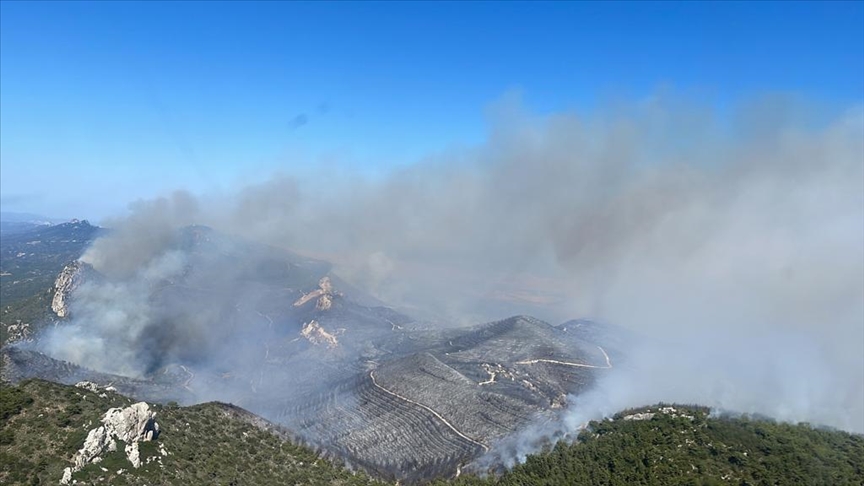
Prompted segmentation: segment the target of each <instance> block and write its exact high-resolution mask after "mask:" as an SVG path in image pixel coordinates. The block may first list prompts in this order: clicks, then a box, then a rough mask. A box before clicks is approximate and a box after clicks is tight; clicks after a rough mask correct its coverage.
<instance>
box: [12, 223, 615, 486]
mask: <svg viewBox="0 0 864 486" xmlns="http://www.w3.org/2000/svg"><path fill="white" fill-rule="evenodd" d="M163 236H164V238H165V240H164V243H165V244H164V245H163V246H162V248H161V250H160V251H159V252H157V253H154V254H152V255H149V256H148V258H147V260H146V262H144V264H143V265H140V266H139V267H136V268H135V269H134V270H133V271H123V269H120V270H118V269H117V268H116V267H115V268H112V267H110V266H108V267H106V268H108V271H106V272H100V271H99V270H97V268H96V267H97V266H98V265H99V264H100V263H99V261H98V259H93V258H92V257H89V256H88V255H85V256H84V257H83V258H82V259H81V260H78V259H70V261H69V263H68V264H67V265H65V266H64V268H63V269H62V270H61V271H60V272H58V275H57V277H56V280H55V282H54V284H53V289H52V293H53V295H52V298H51V302H50V303H51V312H52V318H53V320H52V324H50V325H48V326H46V327H44V328H43V329H42V330H41V331H40V332H37V333H34V334H33V335H31V336H28V338H27V339H21V340H19V341H18V342H16V343H13V344H11V345H7V346H5V347H4V348H3V369H2V374H3V378H4V379H6V380H10V381H13V382H15V381H20V380H22V379H25V378H32V377H38V378H44V379H48V380H51V381H55V382H60V383H67V384H74V383H76V382H80V381H82V380H86V381H90V382H93V383H97V384H100V385H103V386H108V385H110V386H113V387H114V388H116V389H117V390H118V391H119V392H120V393H124V394H127V395H129V396H132V397H134V398H136V399H140V400H149V401H158V402H163V403H165V402H169V401H176V402H180V403H182V404H193V403H199V402H204V401H210V400H221V401H225V402H230V403H234V404H237V405H239V406H241V407H243V408H246V409H248V410H251V411H253V412H255V413H257V414H260V415H262V416H263V417H265V418H268V419H270V420H272V421H275V422H277V423H279V424H281V425H282V426H284V427H286V428H287V429H288V430H290V431H291V432H292V433H293V434H295V435H296V436H297V437H300V438H301V439H302V440H303V441H305V442H306V443H308V444H309V445H313V446H315V447H316V448H318V449H319V450H321V451H323V452H324V453H325V454H327V455H330V456H332V457H334V458H337V459H340V460H344V461H346V462H347V463H348V464H351V465H353V466H356V467H360V468H363V469H365V470H367V471H370V472H373V473H375V474H376V475H379V476H383V477H391V478H398V479H404V480H418V479H425V478H431V477H434V476H441V475H444V476H447V475H455V474H457V473H458V472H459V471H461V470H462V469H463V468H465V467H466V466H469V465H470V464H471V463H472V461H474V460H475V459H477V458H479V457H485V456H486V454H487V453H488V452H490V451H492V450H494V448H495V447H496V445H497V444H499V443H501V442H502V441H503V440H504V439H506V438H507V437H509V436H512V435H513V434H516V433H518V432H519V431H520V430H522V429H523V428H524V427H526V426H527V425H528V424H530V423H534V422H537V421H538V420H539V421H548V420H554V419H555V417H556V414H557V413H558V412H560V411H561V410H562V407H564V405H565V404H566V403H567V401H568V397H570V396H573V395H578V394H579V393H580V392H582V391H584V390H586V389H588V388H589V387H590V386H591V385H592V384H593V383H594V382H595V381H596V380H597V378H598V377H600V376H603V374H604V373H608V372H609V371H610V370H611V369H612V368H613V367H614V366H616V364H618V362H619V360H620V359H622V356H621V351H620V349H619V345H620V343H621V339H622V338H621V337H620V336H618V337H617V338H616V337H615V336H610V335H609V329H605V328H604V327H603V326H599V325H597V324H593V323H591V322H587V321H571V322H568V323H564V324H561V325H558V326H554V325H551V324H549V323H546V322H543V321H541V320H538V319H535V318H532V317H527V316H517V317H511V318H508V319H504V320H501V321H498V322H492V323H487V324H479V325H475V326H470V327H468V328H447V327H442V326H440V325H438V324H437V323H436V325H432V324H430V323H427V322H424V321H422V320H415V319H414V318H412V317H411V316H409V315H406V314H405V313H403V312H400V311H398V310H396V309H394V308H392V307H389V306H387V304H386V303H383V302H380V301H378V300H376V299H375V298H373V297H371V296H368V295H366V294H364V293H363V292H361V291H359V290H357V289H355V288H353V287H352V286H350V285H349V284H347V283H346V282H344V281H343V280H341V279H340V278H339V277H338V276H337V275H335V274H334V273H333V272H332V268H331V266H330V264H328V263H327V262H324V261H320V260H315V259H310V258H306V257H303V256H300V255H297V254H294V253H291V252H289V251H287V250H284V249H279V248H275V247H272V246H266V245H261V244H257V243H253V242H249V241H244V240H241V239H238V238H234V237H229V236H226V235H224V234H222V233H219V232H216V231H214V230H212V229H210V228H208V227H204V226H187V227H183V228H181V229H179V230H177V231H176V232H173V233H172V234H170V235H163ZM88 260H91V261H95V263H96V264H95V265H94V264H91V263H90V262H88ZM103 266H104V265H103Z"/></svg>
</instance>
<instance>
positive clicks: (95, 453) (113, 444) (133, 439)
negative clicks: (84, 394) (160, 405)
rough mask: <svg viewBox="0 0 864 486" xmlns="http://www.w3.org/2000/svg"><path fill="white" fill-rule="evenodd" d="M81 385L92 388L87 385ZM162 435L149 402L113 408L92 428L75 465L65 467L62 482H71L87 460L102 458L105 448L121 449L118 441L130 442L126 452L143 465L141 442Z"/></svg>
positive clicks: (99, 459)
mask: <svg viewBox="0 0 864 486" xmlns="http://www.w3.org/2000/svg"><path fill="white" fill-rule="evenodd" d="M81 388H85V389H89V388H88V387H87V386H86V385H85V386H82V387H81ZM158 436H159V424H157V423H156V412H153V411H152V410H150V406H149V405H147V403H145V402H138V403H135V404H132V405H130V406H128V407H126V408H112V409H109V410H108V411H107V412H105V415H103V416H102V425H100V426H99V427H97V428H95V429H93V430H91V431H90V433H88V434H87V438H86V439H85V440H84V445H83V446H82V447H81V449H79V450H78V452H76V453H75V456H74V457H73V458H72V462H73V463H74V464H73V466H71V467H67V468H66V469H64V470H63V478H62V479H61V480H60V484H69V482H70V481H71V480H72V474H74V473H76V472H78V471H80V470H81V469H83V468H84V467H85V466H86V465H87V464H91V463H96V462H99V461H101V460H102V455H103V454H104V453H105V452H113V451H116V450H117V441H118V440H120V441H123V442H125V443H126V447H125V450H124V452H125V453H126V458H127V459H129V462H130V463H132V467H135V468H138V467H140V466H141V454H140V452H139V450H138V442H140V441H150V440H154V439H156V438H157V437H158Z"/></svg>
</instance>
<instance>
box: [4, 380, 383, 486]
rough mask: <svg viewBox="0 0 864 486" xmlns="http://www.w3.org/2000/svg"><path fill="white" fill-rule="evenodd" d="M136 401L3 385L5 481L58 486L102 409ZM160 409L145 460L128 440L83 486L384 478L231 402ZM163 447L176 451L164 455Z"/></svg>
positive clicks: (143, 448) (87, 474)
mask: <svg viewBox="0 0 864 486" xmlns="http://www.w3.org/2000/svg"><path fill="white" fill-rule="evenodd" d="M130 403H132V402H131V400H129V399H128V398H125V397H123V396H121V395H118V394H115V393H110V392H105V393H94V392H91V391H87V390H84V389H80V388H75V387H70V386H64V385H58V384H55V383H50V382H46V381H41V380H31V381H27V382H23V383H21V384H19V385H18V386H10V385H9V384H6V383H4V384H3V385H2V388H0V413H2V416H0V418H2V422H0V484H58V482H59V480H60V478H61V477H62V476H63V469H64V468H65V467H67V466H69V465H71V460H72V457H73V456H74V454H75V452H76V451H77V450H78V449H79V448H80V447H81V445H82V444H83V442H84V439H85V438H86V436H87V433H88V431H89V430H90V429H92V428H95V427H96V426H97V425H98V424H99V419H100V418H101V416H102V414H104V413H105V411H106V410H107V409H108V408H111V407H123V406H128V405H129V404H130ZM153 408H154V409H155V411H156V413H157V416H156V420H157V422H158V423H159V425H160V427H161V428H162V430H163V431H164V433H162V434H161V435H160V436H159V439H158V440H157V441H154V442H141V443H140V444H139V448H140V453H141V459H142V462H143V463H144V464H143V465H142V466H141V467H140V468H139V469H134V468H132V465H131V464H130V463H129V461H128V460H127V459H126V456H125V454H124V453H123V445H122V444H120V446H119V447H118V451H117V452H114V453H108V454H106V455H105V456H104V459H103V460H102V461H100V462H98V463H96V464H90V465H88V466H87V467H85V468H84V469H83V470H81V471H80V472H77V473H75V475H74V476H73V478H74V479H76V480H77V481H78V484H81V483H82V482H83V483H84V484H111V485H126V484H128V485H138V484H176V485H196V484H200V485H217V484H222V485H257V484H290V485H293V484H304V485H344V486H350V485H366V484H374V483H376V481H374V480H372V479H370V478H369V477H367V476H366V475H364V474H362V473H358V474H355V473H352V472H351V471H348V470H346V469H343V468H340V467H337V466H335V465H333V464H332V463H330V462H328V461H326V460H324V459H321V458H320V457H318V455H317V454H316V453H315V452H314V451H312V450H310V449H308V448H306V447H303V446H300V445H295V444H292V443H291V442H288V441H284V440H282V439H280V438H279V437H277V436H276V435H274V434H272V433H270V432H267V431H265V430H262V429H260V428H258V427H256V426H254V425H252V424H250V423H249V422H248V421H246V420H242V419H241V418H239V417H237V416H236V414H235V413H233V412H232V409H231V407H228V406H225V405H223V404H217V403H208V404H202V405H196V406H193V407H177V406H168V405H165V406H160V405H153ZM160 447H164V449H165V450H166V451H167V453H168V455H162V453H161V451H160ZM148 459H149V462H148ZM118 471H122V473H118Z"/></svg>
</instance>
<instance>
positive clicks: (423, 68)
mask: <svg viewBox="0 0 864 486" xmlns="http://www.w3.org/2000/svg"><path fill="white" fill-rule="evenodd" d="M662 87H671V88H672V89H674V90H676V91H681V92H690V93H700V94H702V95H704V96H706V97H708V98H710V99H711V100H712V102H713V103H715V104H717V105H720V106H722V105H724V104H727V103H731V102H734V101H736V100H741V99H747V98H752V97H757V96H760V95H762V94H765V93H778V92H779V93H787V94H792V95H795V96H801V97H805V98H807V99H813V100H817V101H819V102H821V103H827V104H829V105H833V106H837V107H843V106H850V105H853V104H860V103H861V102H862V100H864V3H862V2H839V3H804V2H790V3H782V4H781V3H769V2H752V3H732V2H722V3H707V2H688V3H653V4H650V3H642V2H638V3H614V4H613V3H607V4H593V3H563V2H560V3H516V2H509V3H491V2H485V3H395V2H382V3H346V2H339V3H326V4H325V3H315V4H307V3H291V2H284V3H280V2H263V3H251V2H244V3H230V2H213V3H205V2H195V3H179V2H150V3H133V2H115V3H109V2H95V3H71V2H45V3H33V2H26V3H25V2H8V1H4V2H2V4H0V197H2V199H0V202H2V209H3V210H4V211H35V212H40V213H48V214H49V215H52V216H64V217H73V216H75V217H90V218H95V219H98V218H99V217H101V216H105V215H107V214H110V213H112V212H116V211H117V210H119V209H122V208H123V207H125V205H126V203H127V202H128V201H130V200H132V199H135V198H139V197H150V196H153V195H156V194H158V193H160V192H164V191H168V190H171V189H174V188H189V189H192V190H193V191H208V190H213V189H219V188H226V187H229V186H231V185H233V184H236V183H238V181H239V182H242V181H251V180H260V179H261V178H263V177H266V176H267V175H269V174H271V173H273V172H274V171H281V172H285V173H292V172H302V171H303V165H302V164H304V163H309V162H310V161H315V162H318V163H337V164H340V166H350V167H352V168H353V169H358V170H361V171H364V172H371V173H376V172H384V171H386V170H387V169H388V168H391V167H394V166H398V165H404V164H410V163H413V162H415V161H417V160H418V159H420V158H422V157H423V156H424V155H426V154H429V153H432V152H436V151H443V150H447V149H449V148H452V147H463V146H472V145H476V144H478V143H481V142H482V141H483V139H484V137H485V134H486V129H487V125H486V123H485V120H484V109H485V108H486V107H487V106H488V105H489V104H490V103H492V102H494V101H495V100H497V99H499V98H500V97H501V96H502V95H504V94H505V93H507V92H508V91H511V90H519V91H521V92H522V94H523V99H524V101H525V104H526V105H527V106H528V108H529V109H531V110H533V111H536V112H540V113H548V112H556V111H562V110H577V111H585V110H590V109H591V108H592V107H594V106H596V104H597V103H598V102H599V101H600V100H603V99H609V98H626V99H639V98H643V97H646V96H649V95H650V94H652V93H654V92H656V91H657V90H658V89H659V88H662Z"/></svg>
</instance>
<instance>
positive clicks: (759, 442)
mask: <svg viewBox="0 0 864 486" xmlns="http://www.w3.org/2000/svg"><path fill="white" fill-rule="evenodd" d="M676 408H677V410H678V412H680V413H678V414H665V413H657V414H655V415H654V416H653V417H652V418H650V419H648V420H623V419H622V418H621V416H622V415H624V414H627V413H636V412H638V411H628V412H626V413H624V414H619V416H618V417H617V419H616V420H609V421H602V422H591V423H590V424H589V427H588V428H587V429H586V430H585V431H583V432H582V433H581V434H580V435H579V438H578V440H577V441H576V442H575V443H573V444H567V443H564V442H559V443H558V444H556V445H555V446H554V447H552V448H551V449H548V450H546V451H544V452H543V453H541V454H537V455H534V456H529V457H528V459H527V461H526V462H525V463H524V464H521V465H519V466H516V467H515V468H514V469H513V470H511V471H508V472H506V473H505V474H504V475H502V476H501V477H499V478H493V479H485V480H484V479H478V478H476V477H466V478H459V480H457V481H456V482H455V484H458V485H493V484H494V485H500V486H517V485H549V486H553V485H555V486H557V485H562V484H571V485H583V484H584V485H608V486H614V485H693V486H701V485H704V486H709V485H712V486H713V485H730V484H734V485H742V486H743V485H785V484H801V485H805V484H806V485H836V486H841V485H849V486H852V485H858V486H860V485H861V484H864V437H862V436H860V435H854V434H848V433H845V432H839V431H835V430H820V429H814V428H812V427H811V426H810V425H808V424H798V425H792V424H785V423H776V422H773V421H770V420H764V419H755V418H751V417H746V416H742V417H734V418H732V417H729V418H711V417H709V414H708V410H706V409H704V408H701V407H685V408H682V407H676ZM690 417H692V418H690ZM438 484H451V485H452V484H454V483H453V482H447V483H444V482H439V483H438Z"/></svg>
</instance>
